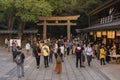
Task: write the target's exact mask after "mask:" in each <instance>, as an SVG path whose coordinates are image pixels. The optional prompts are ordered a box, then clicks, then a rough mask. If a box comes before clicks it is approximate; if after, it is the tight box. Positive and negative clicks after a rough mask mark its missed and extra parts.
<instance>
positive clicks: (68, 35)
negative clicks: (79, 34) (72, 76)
mask: <svg viewBox="0 0 120 80" xmlns="http://www.w3.org/2000/svg"><path fill="white" fill-rule="evenodd" d="M70 30H71V29H70V20H67V38H68V39H70V33H71V31H70Z"/></svg>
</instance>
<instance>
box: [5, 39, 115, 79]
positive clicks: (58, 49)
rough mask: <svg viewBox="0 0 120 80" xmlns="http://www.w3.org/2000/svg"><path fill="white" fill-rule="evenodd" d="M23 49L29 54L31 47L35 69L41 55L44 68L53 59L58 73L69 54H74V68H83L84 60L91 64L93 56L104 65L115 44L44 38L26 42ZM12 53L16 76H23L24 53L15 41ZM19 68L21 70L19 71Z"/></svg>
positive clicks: (38, 64)
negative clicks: (15, 64)
mask: <svg viewBox="0 0 120 80" xmlns="http://www.w3.org/2000/svg"><path fill="white" fill-rule="evenodd" d="M6 46H7V44H6ZM25 49H26V54H30V49H32V55H33V56H34V57H35V59H36V68H37V69H39V68H40V62H41V56H43V59H44V67H45V68H48V67H49V66H50V64H49V63H53V60H55V62H56V67H55V69H54V71H55V72H56V73H58V74H60V73H61V72H62V63H63V62H64V61H65V57H67V56H69V55H73V56H76V62H75V63H76V68H78V67H80V68H85V66H86V64H85V62H87V65H88V66H91V61H92V59H93V58H97V59H98V60H99V61H100V65H106V63H109V61H110V57H109V55H111V54H114V53H116V47H115V45H113V46H111V47H110V46H106V45H105V44H102V43H91V42H86V41H82V40H80V39H79V38H74V39H72V40H68V39H46V40H41V41H34V42H33V43H32V44H30V43H29V42H27V43H26V45H25ZM12 53H13V61H14V62H16V63H17V72H18V77H21V75H20V74H22V76H23V77H24V66H23V64H24V59H25V55H24V53H23V51H22V48H21V47H20V46H17V45H16V43H12ZM20 54H22V55H20ZM17 55H20V56H21V59H22V60H21V62H20V63H18V62H17V61H16V58H17ZM20 69H21V70H22V71H20ZM20 72H22V73H20Z"/></svg>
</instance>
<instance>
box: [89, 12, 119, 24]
mask: <svg viewBox="0 0 120 80" xmlns="http://www.w3.org/2000/svg"><path fill="white" fill-rule="evenodd" d="M119 20H120V12H119V13H116V14H114V15H109V16H106V17H103V18H100V19H97V20H96V21H93V22H91V24H90V25H91V26H93V25H100V24H106V23H110V22H113V21H119Z"/></svg>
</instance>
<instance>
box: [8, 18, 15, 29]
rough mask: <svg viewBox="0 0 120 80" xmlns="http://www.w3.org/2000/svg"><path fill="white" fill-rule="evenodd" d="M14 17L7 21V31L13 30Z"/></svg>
mask: <svg viewBox="0 0 120 80" xmlns="http://www.w3.org/2000/svg"><path fill="white" fill-rule="evenodd" d="M14 20H15V17H10V18H9V20H8V30H12V29H13V24H14Z"/></svg>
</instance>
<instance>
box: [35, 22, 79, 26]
mask: <svg viewBox="0 0 120 80" xmlns="http://www.w3.org/2000/svg"><path fill="white" fill-rule="evenodd" d="M37 25H39V26H43V25H44V23H38V24H37ZM46 25H48V26H55V25H58V26H65V25H67V23H46ZM70 25H71V26H74V25H77V23H70Z"/></svg>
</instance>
